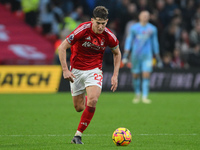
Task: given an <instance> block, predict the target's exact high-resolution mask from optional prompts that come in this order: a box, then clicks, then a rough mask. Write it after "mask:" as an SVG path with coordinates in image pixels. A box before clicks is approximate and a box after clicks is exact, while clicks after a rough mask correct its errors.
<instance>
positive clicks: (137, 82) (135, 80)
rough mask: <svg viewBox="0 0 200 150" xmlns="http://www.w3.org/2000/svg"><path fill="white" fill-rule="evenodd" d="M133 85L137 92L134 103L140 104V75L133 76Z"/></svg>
mask: <svg viewBox="0 0 200 150" xmlns="http://www.w3.org/2000/svg"><path fill="white" fill-rule="evenodd" d="M132 77H133V78H132V79H133V80H132V82H133V83H132V84H133V89H134V91H135V97H134V98H133V101H132V102H133V103H139V101H140V82H141V81H140V74H135V73H133V74H132Z"/></svg>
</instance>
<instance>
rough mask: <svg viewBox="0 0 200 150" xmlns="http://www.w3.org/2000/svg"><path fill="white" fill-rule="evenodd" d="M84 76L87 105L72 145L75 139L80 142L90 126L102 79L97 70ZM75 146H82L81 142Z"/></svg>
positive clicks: (100, 73) (99, 71) (100, 72)
mask: <svg viewBox="0 0 200 150" xmlns="http://www.w3.org/2000/svg"><path fill="white" fill-rule="evenodd" d="M84 74H85V77H86V78H85V82H84V83H85V87H86V92H87V105H86V107H85V109H84V111H83V113H82V116H81V119H80V122H79V125H78V128H77V132H76V134H75V136H74V138H73V140H72V143H76V141H75V140H76V139H77V140H79V141H81V136H82V133H83V132H84V131H85V129H86V128H87V127H88V125H89V124H90V121H91V120H92V118H93V116H94V113H95V109H96V103H97V101H98V98H99V96H100V94H101V88H102V79H103V76H102V71H101V70H99V69H93V70H91V71H87V72H85V73H84ZM82 99H84V96H83V95H82ZM81 102H82V101H81ZM82 104H83V103H82ZM73 141H74V142H73ZM76 144H82V142H78V143H76Z"/></svg>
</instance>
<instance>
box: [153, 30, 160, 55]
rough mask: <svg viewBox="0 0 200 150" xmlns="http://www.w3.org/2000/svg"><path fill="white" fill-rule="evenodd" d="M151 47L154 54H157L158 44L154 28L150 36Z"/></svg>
mask: <svg viewBox="0 0 200 150" xmlns="http://www.w3.org/2000/svg"><path fill="white" fill-rule="evenodd" d="M152 45H153V52H154V54H159V43H158V35H157V29H156V28H154V32H153V35H152Z"/></svg>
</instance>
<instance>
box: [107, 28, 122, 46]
mask: <svg viewBox="0 0 200 150" xmlns="http://www.w3.org/2000/svg"><path fill="white" fill-rule="evenodd" d="M105 31H106V32H107V33H108V46H109V47H110V48H111V50H115V49H116V48H117V47H118V45H119V40H118V39H117V37H116V36H115V35H114V34H113V33H112V32H111V31H110V30H109V29H106V30H105Z"/></svg>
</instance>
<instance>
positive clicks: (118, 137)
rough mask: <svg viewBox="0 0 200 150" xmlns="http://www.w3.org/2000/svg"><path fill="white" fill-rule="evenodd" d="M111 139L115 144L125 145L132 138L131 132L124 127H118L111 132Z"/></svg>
mask: <svg viewBox="0 0 200 150" xmlns="http://www.w3.org/2000/svg"><path fill="white" fill-rule="evenodd" d="M112 140H113V142H114V143H115V145H117V146H127V145H128V144H129V143H130V142H131V140H132V136H131V132H130V131H129V130H128V129H126V128H124V127H120V128H118V129H116V130H115V131H114V132H113V135H112Z"/></svg>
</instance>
